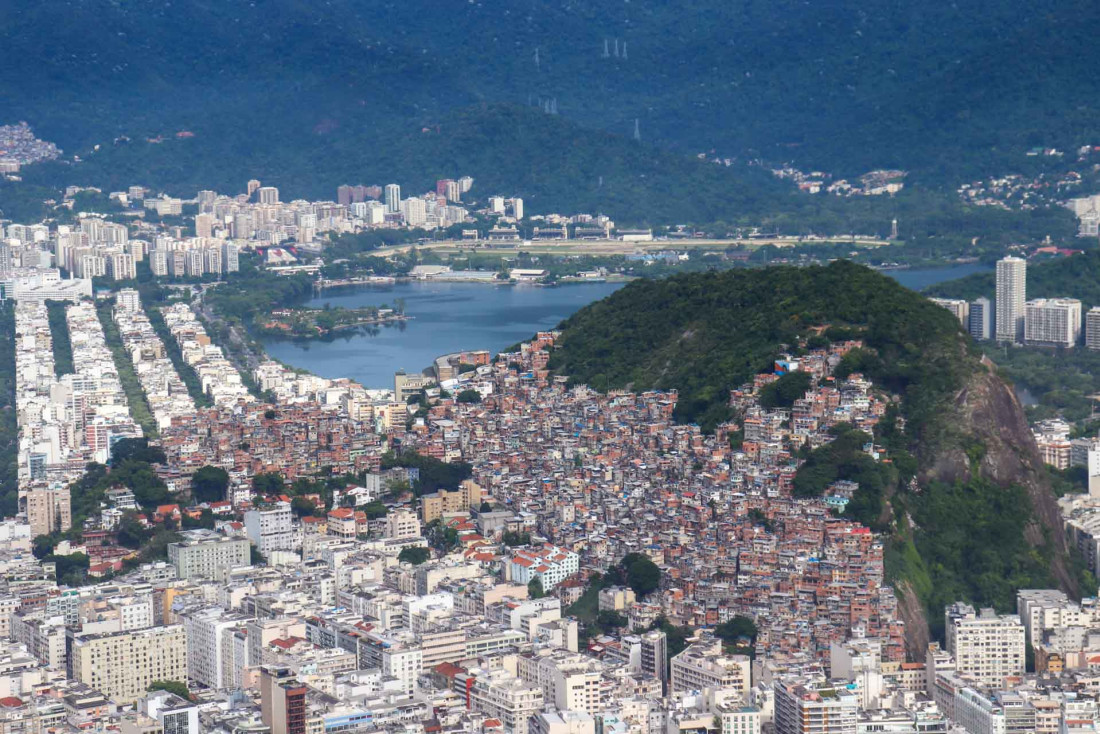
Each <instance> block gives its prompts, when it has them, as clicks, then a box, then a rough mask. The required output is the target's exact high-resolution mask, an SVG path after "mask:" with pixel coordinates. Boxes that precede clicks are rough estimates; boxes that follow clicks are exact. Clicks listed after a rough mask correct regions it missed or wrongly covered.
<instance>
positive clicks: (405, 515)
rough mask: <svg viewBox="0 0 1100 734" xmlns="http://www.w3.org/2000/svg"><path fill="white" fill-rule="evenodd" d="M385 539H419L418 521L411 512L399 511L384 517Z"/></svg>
mask: <svg viewBox="0 0 1100 734" xmlns="http://www.w3.org/2000/svg"><path fill="white" fill-rule="evenodd" d="M385 536H386V537H387V538H419V537H420V519H419V518H417V516H416V513H415V512H413V511H412V510H407V509H399V510H394V511H392V512H390V513H388V514H387V515H386V530H385Z"/></svg>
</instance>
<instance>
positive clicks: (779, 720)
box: [774, 679, 859, 734]
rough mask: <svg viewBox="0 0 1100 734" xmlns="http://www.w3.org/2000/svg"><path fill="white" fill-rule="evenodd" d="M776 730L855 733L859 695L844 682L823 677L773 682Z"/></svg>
mask: <svg viewBox="0 0 1100 734" xmlns="http://www.w3.org/2000/svg"><path fill="white" fill-rule="evenodd" d="M774 691H775V733H776V734H856V732H857V731H858V721H859V699H858V697H857V696H856V694H855V692H853V691H851V690H849V689H848V688H847V687H846V686H843V685H840V686H835V685H831V684H829V683H828V682H826V681H824V680H807V679H793V680H786V679H784V680H778V681H776V683H775V687H774Z"/></svg>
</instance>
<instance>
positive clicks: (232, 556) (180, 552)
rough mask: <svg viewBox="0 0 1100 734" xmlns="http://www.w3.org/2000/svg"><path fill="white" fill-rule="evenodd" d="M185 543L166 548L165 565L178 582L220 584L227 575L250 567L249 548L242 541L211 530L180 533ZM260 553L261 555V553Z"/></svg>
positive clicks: (243, 540) (171, 544)
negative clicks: (172, 570) (204, 580)
mask: <svg viewBox="0 0 1100 734" xmlns="http://www.w3.org/2000/svg"><path fill="white" fill-rule="evenodd" d="M181 535H183V536H184V540H182V541H180V542H178V543H169V544H168V562H169V563H171V564H172V565H173V566H175V568H176V575H177V576H178V577H179V578H181V579H193V578H204V579H213V580H215V581H220V580H222V579H223V578H224V577H225V574H226V572H227V571H229V570H231V569H234V568H240V567H241V566H248V565H250V564H251V562H252V561H251V558H252V553H251V547H250V544H249V541H248V540H246V539H244V538H232V537H228V536H225V535H220V534H218V533H215V532H214V531H212V530H191V531H184V532H183V533H181ZM261 552H262V551H261Z"/></svg>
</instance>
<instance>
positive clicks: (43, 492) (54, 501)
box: [26, 487, 73, 537]
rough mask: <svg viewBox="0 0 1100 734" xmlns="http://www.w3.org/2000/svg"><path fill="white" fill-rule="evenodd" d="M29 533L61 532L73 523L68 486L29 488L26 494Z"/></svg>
mask: <svg viewBox="0 0 1100 734" xmlns="http://www.w3.org/2000/svg"><path fill="white" fill-rule="evenodd" d="M26 499H27V522H28V523H30V526H31V535H33V536H36V537H37V536H39V535H50V534H51V533H63V532H65V531H66V530H68V529H69V528H71V527H72V525H73V519H72V510H71V504H70V499H69V488H68V487H55V488H53V489H31V490H30V491H28V492H27V494H26Z"/></svg>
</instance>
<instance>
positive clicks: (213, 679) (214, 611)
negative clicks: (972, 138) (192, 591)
mask: <svg viewBox="0 0 1100 734" xmlns="http://www.w3.org/2000/svg"><path fill="white" fill-rule="evenodd" d="M180 620H181V621H182V623H183V628H184V633H185V636H186V638H187V677H188V678H189V679H190V680H192V681H194V682H196V683H198V684H200V685H203V686H205V687H207V688H212V689H214V690H219V689H228V688H230V687H231V684H232V678H233V676H232V673H231V671H230V669H229V666H228V665H227V664H226V663H227V661H228V660H229V659H230V655H229V650H228V647H229V646H231V645H232V644H233V635H232V633H233V632H234V631H235V630H236V629H238V628H239V627H240V626H241V625H242V624H244V622H245V621H246V618H245V617H243V616H241V615H238V614H230V613H227V612H225V611H224V610H223V609H221V608H219V607H209V608H194V609H188V610H186V611H184V612H181V613H180Z"/></svg>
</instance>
